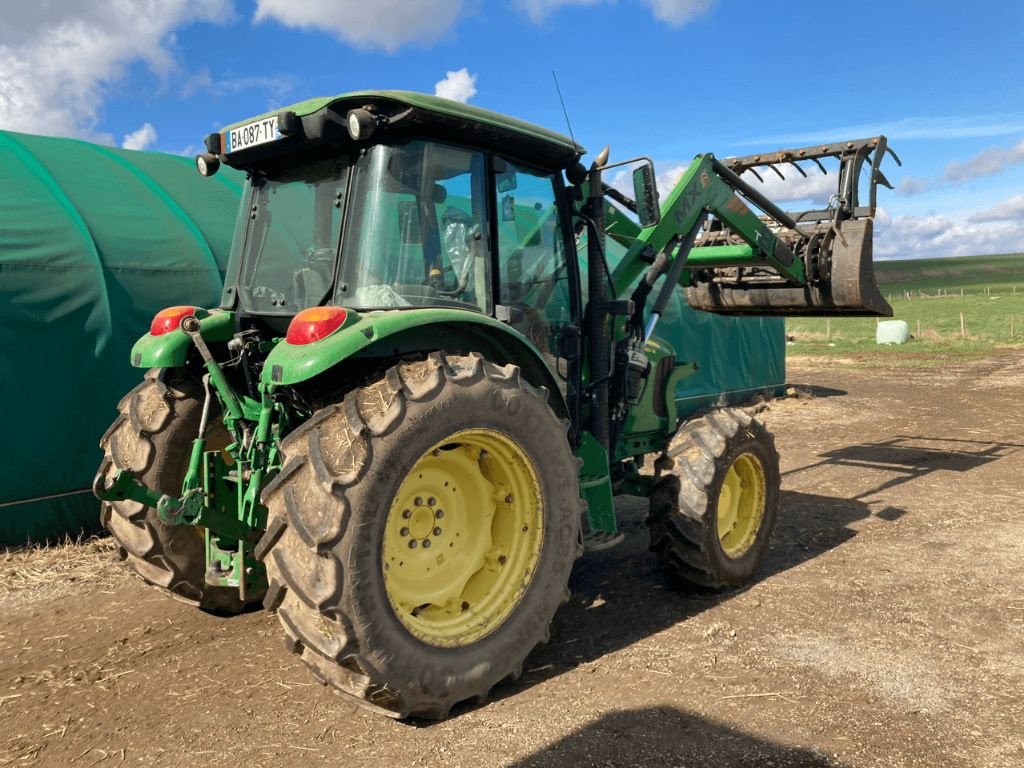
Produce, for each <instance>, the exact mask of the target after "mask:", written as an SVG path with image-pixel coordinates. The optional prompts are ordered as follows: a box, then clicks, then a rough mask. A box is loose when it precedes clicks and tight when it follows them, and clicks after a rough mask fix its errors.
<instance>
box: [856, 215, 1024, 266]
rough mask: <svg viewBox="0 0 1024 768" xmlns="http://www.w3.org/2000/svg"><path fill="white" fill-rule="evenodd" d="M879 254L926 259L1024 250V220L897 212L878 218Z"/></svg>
mask: <svg viewBox="0 0 1024 768" xmlns="http://www.w3.org/2000/svg"><path fill="white" fill-rule="evenodd" d="M993 221H994V220H993ZM877 224H878V226H877V227H876V229H875V243H874V250H875V257H876V258H879V259H922V258H929V257H935V256H975V255H981V254H990V253H1014V252H1018V251H1024V221H1022V220H1017V221H1012V222H1011V221H999V222H996V223H989V222H988V221H979V220H974V217H972V218H971V219H969V220H968V221H966V222H957V221H954V220H953V219H951V218H949V217H948V216H941V215H936V214H932V215H929V216H897V217H895V218H893V219H891V223H890V224H889V225H888V226H886V225H885V224H884V222H882V221H877Z"/></svg>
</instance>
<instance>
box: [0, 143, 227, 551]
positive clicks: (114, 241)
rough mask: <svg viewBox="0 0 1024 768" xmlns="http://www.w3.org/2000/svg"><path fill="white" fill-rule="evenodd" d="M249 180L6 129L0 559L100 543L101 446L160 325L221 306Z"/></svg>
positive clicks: (1, 154)
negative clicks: (162, 313)
mask: <svg viewBox="0 0 1024 768" xmlns="http://www.w3.org/2000/svg"><path fill="white" fill-rule="evenodd" d="M241 188H242V177H241V175H240V174H238V173H237V172H234V171H232V170H231V169H229V168H225V169H223V170H222V171H221V173H219V174H217V175H216V176H215V177H213V178H212V179H204V178H203V177H201V176H200V175H199V174H198V173H197V172H196V170H195V166H194V165H193V161H192V159H191V158H186V157H179V156H175V155H163V154H157V153H152V152H133V151H128V150H120V149H113V148H111V147H104V146H97V145H95V144H89V143H87V142H83V141H75V140H72V139H54V138H44V137H40V136H28V135H24V134H17V133H9V132H4V131H0V402H2V403H3V408H4V410H5V412H6V414H5V418H4V434H3V441H2V448H0V545H3V544H18V543H24V542H25V541H26V540H28V539H33V540H41V539H47V538H50V539H54V538H58V537H61V536H63V535H64V534H65V533H74V532H77V531H81V530H83V529H84V530H90V529H95V528H96V527H97V526H98V517H99V504H98V502H97V501H96V499H94V498H93V496H92V493H91V491H90V490H89V486H90V484H91V482H92V477H93V474H94V473H95V471H96V468H97V466H99V463H100V459H101V453H100V450H99V448H98V445H97V443H98V441H99V438H100V435H102V434H103V431H104V430H105V429H106V428H107V426H109V424H110V422H111V421H112V420H113V418H114V416H115V415H116V414H115V407H116V404H117V401H118V400H119V399H120V398H121V397H122V396H123V395H124V394H125V393H126V392H127V391H128V390H129V389H131V388H132V387H134V386H135V385H136V384H137V383H138V382H139V380H140V376H139V371H137V370H135V369H133V368H131V367H130V366H129V363H128V352H129V350H130V348H131V345H132V344H133V343H134V341H135V339H137V338H138V337H139V336H140V335H141V334H142V333H144V332H145V331H146V330H147V329H148V327H149V322H150V320H151V319H152V317H153V315H154V313H156V312H157V311H158V310H160V309H161V308H163V307H167V306H171V305H174V304H191V303H197V304H200V305H206V306H213V305H215V304H216V303H217V302H218V301H219V298H220V290H221V282H222V279H223V273H224V268H225V266H226V264H227V258H228V252H229V248H230V244H231V235H232V230H233V227H234V220H235V215H236V212H237V209H238V201H239V197H240V193H241Z"/></svg>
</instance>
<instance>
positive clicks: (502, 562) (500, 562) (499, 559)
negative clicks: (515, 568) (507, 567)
mask: <svg viewBox="0 0 1024 768" xmlns="http://www.w3.org/2000/svg"><path fill="white" fill-rule="evenodd" d="M506 560H508V558H507V557H505V556H504V555H498V564H499V565H504V564H505V561H506Z"/></svg>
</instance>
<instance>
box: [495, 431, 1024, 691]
mask: <svg viewBox="0 0 1024 768" xmlns="http://www.w3.org/2000/svg"><path fill="white" fill-rule="evenodd" d="M1020 447H1024V446H1017V445H1013V444H1008V443H990V442H980V441H971V442H965V441H953V442H950V441H947V440H945V439H942V438H927V437H910V436H906V435H898V436H895V437H893V438H891V439H888V440H885V441H881V442H877V443H867V444H862V445H853V446H848V447H845V448H841V449H838V450H835V451H830V452H828V453H825V454H822V455H821V460H820V461H818V462H815V463H813V464H810V465H808V466H806V467H801V468H799V469H797V470H792V471H790V472H788V473H786V475H793V474H795V473H797V472H800V471H803V470H806V469H810V468H813V467H820V466H827V465H834V466H852V467H857V468H859V469H865V468H868V469H879V470H885V471H887V472H892V473H895V475H896V476H895V477H894V478H891V479H887V480H885V481H884V482H882V483H881V484H878V485H876V484H875V481H874V480H871V479H870V476H869V475H867V474H865V483H864V484H865V485H867V486H869V487H868V488H867V489H866V490H865V491H863V492H861V493H856V494H855V495H853V496H852V497H849V498H847V497H842V498H839V497H832V496H824V495H819V494H813V493H802V492H798V491H785V490H784V491H782V493H781V494H780V504H779V518H778V522H777V525H776V530H775V535H774V537H773V543H772V546H771V548H770V550H769V553H768V556H767V557H766V559H765V562H764V564H763V566H762V569H761V572H760V574H759V575H758V580H763V579H766V578H769V577H771V576H774V575H776V574H779V573H782V572H785V571H787V570H789V569H790V568H795V567H796V566H799V565H802V564H803V563H806V562H808V561H809V560H813V559H814V558H816V557H818V556H819V555H822V554H824V553H826V552H829V551H830V550H833V549H835V548H836V547H838V546H840V545H842V544H844V543H845V542H847V541H849V540H850V539H852V538H853V537H854V536H856V531H854V530H852V529H851V527H850V524H851V523H853V522H855V521H857V520H862V519H864V518H867V517H870V516H872V515H873V516H874V517H875V518H878V519H880V520H884V521H889V522H891V521H894V520H897V519H899V518H900V517H902V516H903V515H904V514H906V510H903V509H898V508H896V507H885V508H882V509H878V508H876V507H877V503H872V502H869V501H868V500H867V499H868V498H869V497H871V496H873V495H875V494H878V493H881V492H882V491H885V490H887V489H890V488H892V487H894V486H895V485H901V484H903V483H909V482H913V481H914V480H917V479H919V478H921V477H924V476H926V475H928V474H930V473H932V472H936V471H940V470H945V471H951V472H969V471H971V470H972V469H976V468H978V467H980V466H983V465H984V464H987V463H988V462H991V461H995V460H998V459H1000V458H1003V457H1005V456H1007V455H1009V454H1010V453H1012V452H1014V451H1016V450H1018V449H1019V448H1020ZM616 509H617V512H618V514H619V521H620V528H621V529H622V531H623V532H624V533H625V534H626V538H625V541H624V542H623V543H622V544H620V545H619V546H618V547H616V548H615V549H612V550H608V551H605V552H595V553H589V554H587V555H586V556H584V558H583V559H582V560H580V562H579V563H578V564H577V567H576V569H575V570H574V571H573V577H572V580H571V588H572V593H573V597H572V599H571V600H570V602H569V604H568V605H566V606H564V607H563V608H562V609H561V610H560V611H559V612H558V615H557V616H556V617H555V622H554V625H553V627H552V633H551V642H550V643H549V644H548V645H547V646H546V647H544V648H541V649H539V650H538V651H537V652H536V653H534V654H532V655H531V656H530V658H529V659H527V666H526V668H525V670H524V675H523V677H522V678H520V680H518V681H517V682H515V683H511V684H509V683H506V684H505V685H501V686H499V687H498V688H497V690H495V691H494V692H493V695H494V696H495V697H497V698H503V697H505V696H510V695H513V694H515V693H517V692H519V691H521V690H524V689H526V688H529V687H531V686H533V685H536V684H537V683H539V682H541V681H543V680H546V679H549V678H552V677H556V676H558V675H560V674H562V673H564V672H567V671H569V670H571V669H573V668H575V667H577V666H579V665H581V664H586V663H588V662H591V661H594V660H597V659H600V658H601V657H603V656H605V655H607V654H610V653H613V652H615V651H617V650H620V649H622V648H626V647H628V646H630V645H632V644H634V643H636V642H638V641H640V640H643V639H644V638H646V637H649V636H651V635H653V634H656V633H657V632H661V631H663V630H665V629H667V628H668V627H671V626H672V625H674V624H677V623H679V622H681V621H685V620H686V619H688V618H690V617H692V616H696V615H698V614H700V613H702V612H703V611H705V610H707V609H709V608H712V607H714V606H715V605H718V604H719V603H721V602H723V601H725V600H729V599H731V598H732V597H734V596H735V595H736V594H737V592H727V593H722V594H707V593H700V592H680V591H677V590H675V589H673V588H672V587H671V586H670V584H669V583H668V582H667V580H666V579H665V578H664V577H663V576H662V574H661V573H660V571H659V570H658V569H657V566H656V563H655V559H654V556H653V555H651V554H650V553H649V552H648V550H647V546H648V536H647V526H646V524H645V519H646V516H647V503H646V499H641V498H637V497H619V498H618V499H617V504H616ZM755 583H756V582H755Z"/></svg>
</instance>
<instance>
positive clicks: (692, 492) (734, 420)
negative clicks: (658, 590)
mask: <svg viewBox="0 0 1024 768" xmlns="http://www.w3.org/2000/svg"><path fill="white" fill-rule="evenodd" d="M666 458H667V460H668V463H669V464H670V467H671V471H670V472H669V473H668V474H666V475H664V476H662V477H661V479H660V480H659V482H658V483H657V485H656V486H655V487H654V490H653V492H652V493H651V496H650V516H649V517H648V520H647V523H648V525H649V526H650V530H651V550H652V551H653V552H654V553H655V554H656V555H657V557H658V561H659V563H660V565H661V566H662V568H663V569H664V570H665V571H666V572H667V573H668V574H669V576H670V577H671V578H673V579H674V580H676V581H680V582H683V583H684V584H686V585H690V586H696V587H699V588H703V589H710V590H721V589H727V588H729V587H738V586H741V585H743V584H745V583H746V582H748V581H749V580H750V579H751V578H752V577H753V575H754V573H755V572H756V571H757V569H758V567H759V566H760V564H761V561H762V560H763V559H764V556H765V553H766V552H767V551H768V542H769V539H770V538H771V533H772V529H773V528H774V527H775V518H776V514H777V510H778V505H779V455H778V452H777V451H776V450H775V441H774V440H773V438H772V435H771V433H770V432H768V430H767V429H765V426H764V424H762V423H761V422H760V421H758V420H757V419H755V418H752V417H751V416H749V415H748V414H747V413H745V412H743V411H741V410H737V409H733V408H723V409H721V410H717V411H714V412H712V413H710V414H708V415H707V416H704V417H703V418H699V419H694V420H693V421H690V422H689V423H687V424H684V425H683V427H682V428H681V429H680V430H679V431H678V432H677V433H676V434H675V436H674V437H673V438H672V440H671V441H670V442H669V445H668V448H667V449H666V450H665V453H664V455H663V456H662V458H661V459H659V463H665V460H666Z"/></svg>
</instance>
